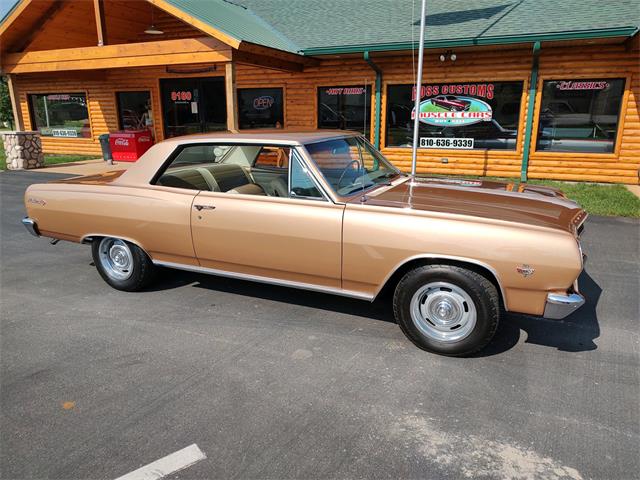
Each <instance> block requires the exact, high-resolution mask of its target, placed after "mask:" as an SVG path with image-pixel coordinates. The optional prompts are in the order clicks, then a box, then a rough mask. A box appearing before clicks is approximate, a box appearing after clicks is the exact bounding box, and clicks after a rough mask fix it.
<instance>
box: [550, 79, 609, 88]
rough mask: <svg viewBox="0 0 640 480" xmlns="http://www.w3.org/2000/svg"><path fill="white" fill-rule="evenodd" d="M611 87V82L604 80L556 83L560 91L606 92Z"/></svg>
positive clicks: (562, 81)
mask: <svg viewBox="0 0 640 480" xmlns="http://www.w3.org/2000/svg"><path fill="white" fill-rule="evenodd" d="M608 86H609V82H607V81H604V80H598V81H580V80H561V81H558V82H557V83H556V88H557V89H558V90H604V89H605V88H607V87H608Z"/></svg>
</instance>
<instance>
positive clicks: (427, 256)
mask: <svg viewBox="0 0 640 480" xmlns="http://www.w3.org/2000/svg"><path fill="white" fill-rule="evenodd" d="M421 258H424V259H429V260H437V259H439V258H441V259H443V260H453V261H456V262H462V263H470V264H472V265H477V266H478V267H482V268H485V269H486V270H488V271H489V272H491V274H492V275H493V276H494V278H495V279H496V282H498V287H499V288H500V295H501V296H502V303H503V304H504V309H505V311H507V312H508V311H509V309H508V308H507V296H506V295H505V293H504V288H503V287H502V282H501V281H500V276H499V275H498V272H496V271H495V269H494V268H493V267H491V266H489V265H487V264H486V263H484V262H479V261H478V260H474V259H472V258H466V257H455V256H451V255H438V254H430V253H425V254H420V255H414V256H413V257H407V258H405V259H404V260H402V261H401V262H400V263H398V264H397V265H396V266H395V267H394V268H393V269H392V270H391V272H390V273H389V274H388V275H387V276H386V278H385V279H384V280H383V282H382V283H381V284H380V286H379V287H378V290H377V291H376V294H375V295H374V298H375V297H377V296H378V294H379V293H380V291H381V290H382V289H383V287H384V286H385V285H386V284H387V282H388V281H389V279H390V278H391V277H392V275H393V274H394V273H396V272H397V271H398V269H399V268H400V267H402V266H403V265H404V264H405V263H408V262H411V261H413V260H419V259H421Z"/></svg>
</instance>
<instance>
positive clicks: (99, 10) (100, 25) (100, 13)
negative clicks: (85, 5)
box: [93, 0, 107, 47]
mask: <svg viewBox="0 0 640 480" xmlns="http://www.w3.org/2000/svg"><path fill="white" fill-rule="evenodd" d="M93 10H94V13H95V15H96V30H97V33H98V46H99V47H103V46H104V45H106V44H107V35H106V31H105V25H104V5H103V3H102V0H93Z"/></svg>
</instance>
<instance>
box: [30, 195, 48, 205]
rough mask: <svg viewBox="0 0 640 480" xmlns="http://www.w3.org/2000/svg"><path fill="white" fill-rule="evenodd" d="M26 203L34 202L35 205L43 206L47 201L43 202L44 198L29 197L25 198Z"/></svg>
mask: <svg viewBox="0 0 640 480" xmlns="http://www.w3.org/2000/svg"><path fill="white" fill-rule="evenodd" d="M27 202H28V203H35V204H36V205H40V206H43V207H44V206H45V205H46V204H47V202H45V201H44V200H42V199H40V198H34V197H29V198H28V199H27Z"/></svg>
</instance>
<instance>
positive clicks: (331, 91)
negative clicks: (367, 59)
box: [318, 85, 371, 136]
mask: <svg viewBox="0 0 640 480" xmlns="http://www.w3.org/2000/svg"><path fill="white" fill-rule="evenodd" d="M370 122H371V85H367V86H366V87H365V86H355V87H354V86H351V87H319V88H318V128H334V129H339V130H355V131H358V132H360V133H362V134H364V135H365V136H369V127H370V125H369V124H370Z"/></svg>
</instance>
